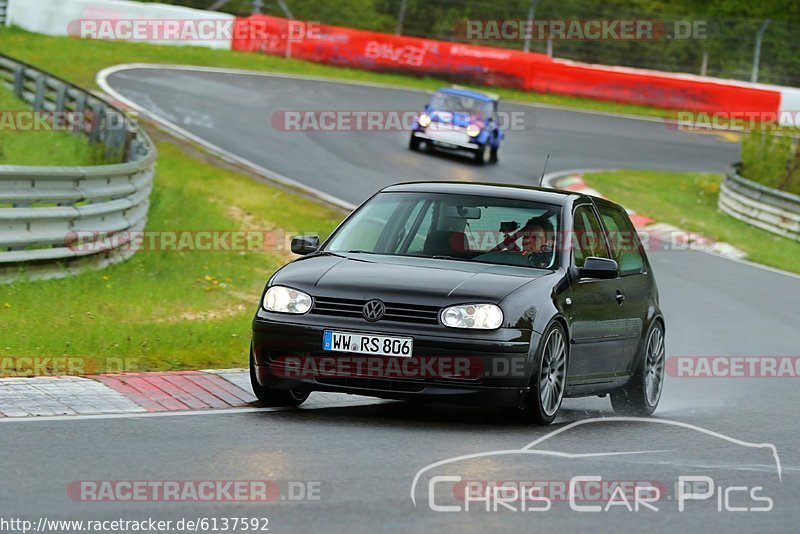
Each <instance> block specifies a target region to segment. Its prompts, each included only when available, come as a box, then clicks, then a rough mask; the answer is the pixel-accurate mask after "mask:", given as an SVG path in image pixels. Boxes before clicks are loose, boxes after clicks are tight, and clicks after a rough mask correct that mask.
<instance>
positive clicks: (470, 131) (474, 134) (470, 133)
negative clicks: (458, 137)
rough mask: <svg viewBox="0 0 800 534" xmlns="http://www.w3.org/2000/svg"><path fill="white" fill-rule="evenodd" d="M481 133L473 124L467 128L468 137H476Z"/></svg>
mask: <svg viewBox="0 0 800 534" xmlns="http://www.w3.org/2000/svg"><path fill="white" fill-rule="evenodd" d="M479 133H481V129H480V128H479V127H477V126H476V125H474V124H470V125H469V126H467V135H468V136H470V137H478V134H479Z"/></svg>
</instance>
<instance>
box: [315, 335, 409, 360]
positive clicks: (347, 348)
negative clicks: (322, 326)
mask: <svg viewBox="0 0 800 534" xmlns="http://www.w3.org/2000/svg"><path fill="white" fill-rule="evenodd" d="M322 350H329V351H335V352H353V353H356V354H376V355H378V356H401V357H411V355H412V353H413V352H414V339H413V338H410V337H395V336H376V335H373V334H360V333H356V332H336V331H333V330H325V332H324V333H323V334H322Z"/></svg>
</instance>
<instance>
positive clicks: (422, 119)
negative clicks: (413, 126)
mask: <svg viewBox="0 0 800 534" xmlns="http://www.w3.org/2000/svg"><path fill="white" fill-rule="evenodd" d="M417 122H418V123H419V125H420V126H422V127H423V128H427V127H428V125H429V124H430V123H431V118H430V117H429V116H428V114H427V113H423V114H422V115H420V116H419V120H418V121H417Z"/></svg>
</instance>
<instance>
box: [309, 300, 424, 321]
mask: <svg viewBox="0 0 800 534" xmlns="http://www.w3.org/2000/svg"><path fill="white" fill-rule="evenodd" d="M366 302H367V301H365V300H353V299H340V298H328V297H316V298H315V299H314V308H313V309H312V310H311V313H315V314H317V315H331V316H334V317H360V318H362V319H363V317H364V313H363V309H364V304H365V303H366ZM384 304H386V313H385V314H384V315H383V318H382V319H380V321H394V322H398V323H417V324H438V323H439V308H438V307H436V306H419V305H417V304H397V303H393V302H386V303H384Z"/></svg>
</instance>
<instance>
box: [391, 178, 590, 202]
mask: <svg viewBox="0 0 800 534" xmlns="http://www.w3.org/2000/svg"><path fill="white" fill-rule="evenodd" d="M381 192H386V193H444V194H451V195H475V196H483V197H496V198H510V199H514V200H530V201H535V202H544V203H546V204H558V205H562V204H564V202H565V201H566V199H567V198H568V197H570V196H573V197H581V196H585V195H580V194H578V193H575V192H573V191H562V190H560V189H549V188H546V187H534V186H531V185H515V184H493V183H476V182H404V183H399V184H394V185H390V186H388V187H385V188H383V189H382V190H381Z"/></svg>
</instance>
